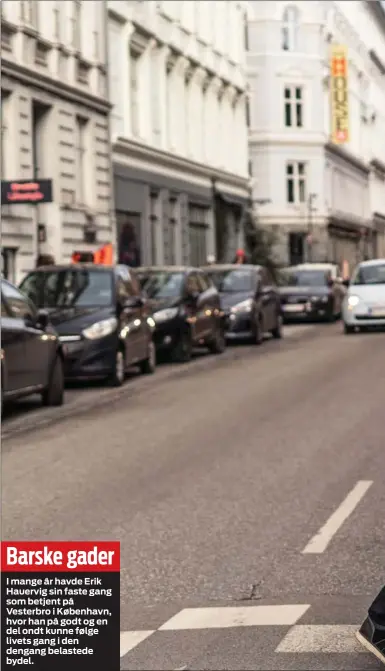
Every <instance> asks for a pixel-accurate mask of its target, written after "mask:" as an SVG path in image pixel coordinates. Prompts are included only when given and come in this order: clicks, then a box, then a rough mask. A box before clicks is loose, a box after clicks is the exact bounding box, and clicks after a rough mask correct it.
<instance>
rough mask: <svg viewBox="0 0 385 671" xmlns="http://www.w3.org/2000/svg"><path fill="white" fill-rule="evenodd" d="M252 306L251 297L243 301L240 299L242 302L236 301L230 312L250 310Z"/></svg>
mask: <svg viewBox="0 0 385 671" xmlns="http://www.w3.org/2000/svg"><path fill="white" fill-rule="evenodd" d="M252 308H253V299H252V298H247V299H246V300H245V301H242V303H237V305H234V306H233V307H232V308H231V310H230V312H232V313H233V314H234V313H237V312H251V310H252Z"/></svg>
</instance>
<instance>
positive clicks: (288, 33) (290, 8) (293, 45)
mask: <svg viewBox="0 0 385 671" xmlns="http://www.w3.org/2000/svg"><path fill="white" fill-rule="evenodd" d="M299 19H300V11H299V9H298V7H296V6H295V5H287V6H286V7H285V9H284V10H283V16H282V50H283V51H291V52H293V51H297V50H298V29H299Z"/></svg>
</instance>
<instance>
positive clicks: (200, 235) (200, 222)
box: [188, 205, 208, 266]
mask: <svg viewBox="0 0 385 671" xmlns="http://www.w3.org/2000/svg"><path fill="white" fill-rule="evenodd" d="M188 217H189V243H190V259H189V262H190V263H191V264H192V265H194V266H200V265H202V264H204V263H206V260H207V217H208V210H207V208H205V207H202V206H198V205H189V213H188Z"/></svg>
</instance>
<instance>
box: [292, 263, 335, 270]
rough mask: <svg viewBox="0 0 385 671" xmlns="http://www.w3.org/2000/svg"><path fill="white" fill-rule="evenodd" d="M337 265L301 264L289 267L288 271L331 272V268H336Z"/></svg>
mask: <svg viewBox="0 0 385 671" xmlns="http://www.w3.org/2000/svg"><path fill="white" fill-rule="evenodd" d="M336 266H337V264H336V263H299V264H298V265H296V266H288V268H287V269H289V270H290V269H294V268H295V269H296V270H330V268H336Z"/></svg>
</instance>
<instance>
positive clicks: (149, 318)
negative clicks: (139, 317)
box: [147, 317, 155, 329]
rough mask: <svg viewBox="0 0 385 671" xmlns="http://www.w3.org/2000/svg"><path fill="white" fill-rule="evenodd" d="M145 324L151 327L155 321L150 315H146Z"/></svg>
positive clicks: (153, 326)
mask: <svg viewBox="0 0 385 671" xmlns="http://www.w3.org/2000/svg"><path fill="white" fill-rule="evenodd" d="M147 324H148V325H149V326H151V328H152V329H153V328H155V322H154V320H153V318H152V317H147Z"/></svg>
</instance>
